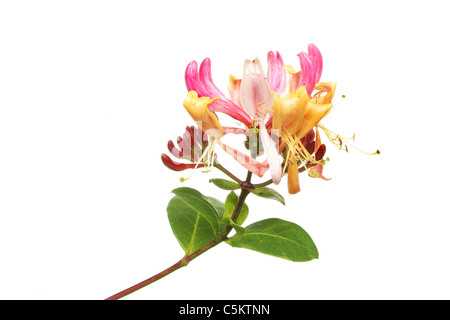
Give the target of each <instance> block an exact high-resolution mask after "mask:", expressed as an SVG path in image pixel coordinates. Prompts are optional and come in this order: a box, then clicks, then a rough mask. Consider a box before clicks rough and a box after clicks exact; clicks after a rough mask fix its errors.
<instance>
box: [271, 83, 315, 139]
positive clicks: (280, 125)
mask: <svg viewBox="0 0 450 320" xmlns="http://www.w3.org/2000/svg"><path fill="white" fill-rule="evenodd" d="M303 91H304V93H303ZM305 95H306V96H305ZM274 96H275V102H274V105H273V106H272V110H273V124H272V127H273V128H274V129H278V130H281V129H284V130H286V131H287V132H288V133H289V134H294V133H296V132H297V131H298V130H299V129H300V127H301V125H302V122H303V116H304V112H305V107H306V104H307V102H308V101H309V96H308V94H307V93H306V90H305V87H301V88H299V89H298V90H297V91H296V92H295V93H289V94H287V95H285V96H284V97H282V98H281V97H279V96H278V95H274Z"/></svg>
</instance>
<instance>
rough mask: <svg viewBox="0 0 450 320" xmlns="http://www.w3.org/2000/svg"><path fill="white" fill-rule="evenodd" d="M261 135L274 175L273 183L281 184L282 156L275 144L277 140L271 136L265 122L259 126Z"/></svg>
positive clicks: (271, 171)
mask: <svg viewBox="0 0 450 320" xmlns="http://www.w3.org/2000/svg"><path fill="white" fill-rule="evenodd" d="M259 136H260V138H261V143H262V145H263V148H264V154H265V155H266V157H267V161H268V162H269V167H270V174H271V175H272V180H273V183H275V184H279V183H280V181H281V162H280V157H279V155H278V150H277V147H276V146H275V142H274V141H273V140H272V138H271V137H270V136H269V133H268V132H267V129H266V126H264V124H262V123H261V124H260V126H259Z"/></svg>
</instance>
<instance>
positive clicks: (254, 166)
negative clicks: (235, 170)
mask: <svg viewBox="0 0 450 320" xmlns="http://www.w3.org/2000/svg"><path fill="white" fill-rule="evenodd" d="M221 146H222V148H223V150H225V151H226V152H227V153H228V154H229V155H231V156H232V157H233V158H234V159H235V160H236V161H237V162H239V163H240V164H241V165H242V166H243V167H244V168H245V169H247V170H248V171H250V172H252V173H254V174H256V175H257V176H258V177H262V176H263V175H264V173H266V171H267V170H268V169H269V164H268V163H264V162H259V161H256V160H255V159H253V158H252V157H250V156H249V155H247V154H245V153H243V152H241V151H239V150H236V149H234V148H233V147H230V146H227V145H225V144H223V143H222V144H221Z"/></svg>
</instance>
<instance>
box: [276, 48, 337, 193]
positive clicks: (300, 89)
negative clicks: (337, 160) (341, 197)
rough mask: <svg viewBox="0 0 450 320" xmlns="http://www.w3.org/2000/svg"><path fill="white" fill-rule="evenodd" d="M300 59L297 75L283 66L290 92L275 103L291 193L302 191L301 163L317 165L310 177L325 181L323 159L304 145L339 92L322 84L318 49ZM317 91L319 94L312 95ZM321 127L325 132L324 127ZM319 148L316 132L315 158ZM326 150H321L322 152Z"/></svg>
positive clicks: (334, 86)
mask: <svg viewBox="0 0 450 320" xmlns="http://www.w3.org/2000/svg"><path fill="white" fill-rule="evenodd" d="M298 57H299V60H300V66H301V71H299V72H296V71H295V70H294V68H293V67H291V66H285V67H284V69H285V70H286V71H287V72H288V73H289V74H290V80H289V93H288V94H287V95H285V96H283V97H280V96H278V95H276V94H275V103H274V105H273V107H272V109H273V112H274V118H273V123H272V126H273V128H274V129H277V130H278V131H279V133H280V137H281V139H282V146H281V149H284V148H286V149H287V152H286V159H287V161H286V166H288V190H289V192H290V193H292V194H294V193H297V192H299V191H300V184H299V177H298V170H297V167H298V162H300V163H304V162H309V163H312V164H315V165H314V167H313V168H312V169H311V170H310V171H309V174H310V176H312V177H322V178H323V176H322V172H323V162H322V161H321V160H322V159H319V160H318V159H317V158H316V157H314V156H312V152H310V151H309V150H307V148H306V147H305V145H304V144H303V143H302V139H303V138H304V137H305V136H306V135H307V134H308V133H309V132H311V130H312V129H313V128H315V127H316V126H318V125H319V122H320V121H321V120H322V119H323V118H324V117H325V116H326V115H327V114H328V113H329V112H330V110H331V108H332V104H331V101H332V98H333V96H334V93H335V90H336V83H335V82H326V83H324V82H319V81H320V78H321V75H322V68H323V61H322V55H321V53H320V51H319V50H318V49H317V47H316V46H314V45H312V44H311V45H309V46H308V53H305V52H302V53H300V54H299V55H298ZM314 90H316V92H315V93H314V94H313V91H314ZM321 128H323V129H324V127H323V126H321ZM324 130H326V129H324ZM320 147H321V143H320V136H319V134H318V131H316V145H315V148H314V153H316V155H317V152H318V151H319V148H320ZM324 148H325V147H322V150H324ZM322 157H323V155H322Z"/></svg>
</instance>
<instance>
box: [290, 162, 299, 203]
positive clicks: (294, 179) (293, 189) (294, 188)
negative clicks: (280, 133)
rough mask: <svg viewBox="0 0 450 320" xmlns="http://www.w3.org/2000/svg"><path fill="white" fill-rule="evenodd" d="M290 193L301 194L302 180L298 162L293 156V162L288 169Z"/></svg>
mask: <svg viewBox="0 0 450 320" xmlns="http://www.w3.org/2000/svg"><path fill="white" fill-rule="evenodd" d="M288 191H289V193H290V194H296V193H298V192H300V180H299V177H298V168H297V160H296V159H295V157H292V156H291V162H290V163H289V167H288Z"/></svg>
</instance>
